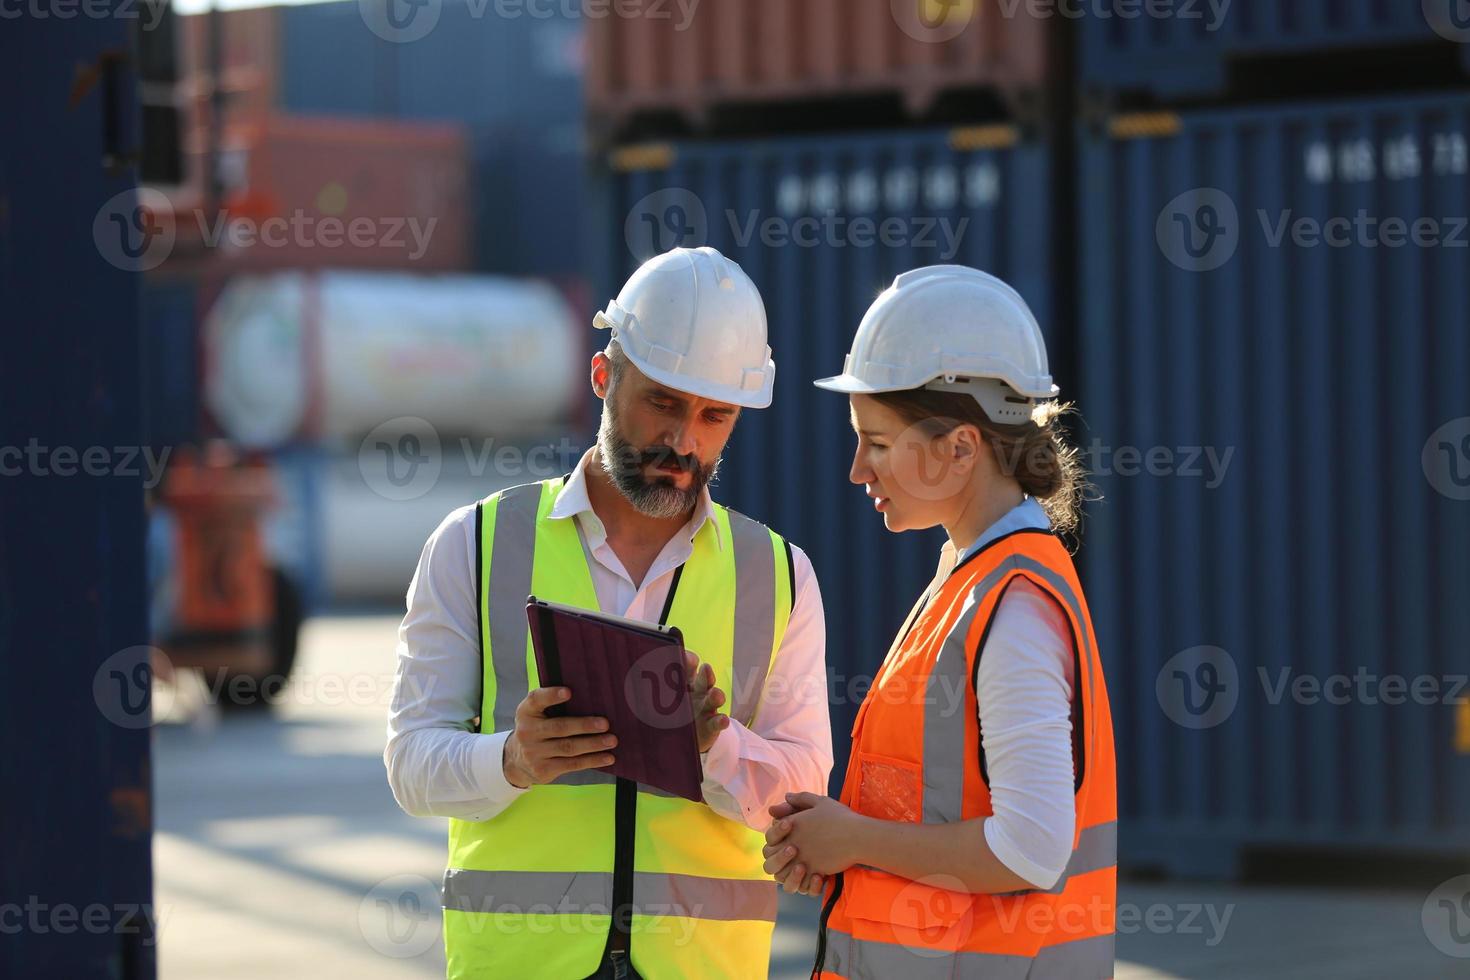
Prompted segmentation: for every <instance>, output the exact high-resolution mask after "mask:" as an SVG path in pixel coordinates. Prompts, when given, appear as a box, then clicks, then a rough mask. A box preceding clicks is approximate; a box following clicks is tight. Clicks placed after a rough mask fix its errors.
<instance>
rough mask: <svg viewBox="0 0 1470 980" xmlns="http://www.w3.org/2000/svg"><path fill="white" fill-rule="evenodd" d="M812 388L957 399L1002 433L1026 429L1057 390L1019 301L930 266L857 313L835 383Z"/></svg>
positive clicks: (969, 275)
mask: <svg viewBox="0 0 1470 980" xmlns="http://www.w3.org/2000/svg"><path fill="white" fill-rule="evenodd" d="M816 385H817V387H819V388H826V389H828V390H829V391H842V392H847V393H848V394H864V395H871V394H878V393H880V392H886V391H909V390H912V389H915V388H932V389H935V390H938V391H959V392H966V393H968V394H970V395H973V396H974V398H975V400H976V401H978V402H979V403H980V405H981V407H982V408H984V409H985V413H986V414H987V415H989V416H990V418H991V419H992V420H993V421H995V422H998V423H1001V424H1005V425H1011V424H1015V423H1019V422H1026V421H1029V420H1030V419H1031V410H1032V408H1033V407H1034V406H1035V403H1036V400H1037V399H1043V398H1054V397H1056V395H1057V391H1058V389H1057V386H1056V385H1054V384H1052V382H1051V374H1049V373H1048V371H1047V365H1046V343H1045V341H1043V339H1042V337H1041V327H1040V326H1039V325H1038V324H1037V322H1036V317H1034V316H1032V315H1031V310H1030V308H1029V307H1027V306H1026V301H1025V300H1023V299H1021V295H1020V294H1019V293H1017V292H1016V291H1015V290H1014V289H1012V288H1011V287H1010V286H1007V285H1006V284H1005V283H1004V282H1002V281H1001V280H999V279H997V278H996V277H995V276H992V275H989V274H988V273H984V272H981V271H980V270H979V269H971V268H969V267H968V266H963V265H931V266H927V267H925V268H922V269H914V270H913V271H911V272H905V273H904V274H903V275H901V276H899V277H898V278H897V279H895V280H893V285H892V286H889V287H888V288H887V289H885V290H883V292H882V293H880V294H879V295H878V298H877V299H876V300H874V301H873V305H872V306H870V307H868V312H867V313H865V314H863V322H862V323H860V324H859V325H858V328H857V334H856V335H855V336H854V337H853V339H852V351H851V352H850V353H849V354H848V355H847V360H846V361H845V362H844V363H843V366H842V374H840V375H837V376H836V377H832V378H823V379H822V380H820V381H818V382H816Z"/></svg>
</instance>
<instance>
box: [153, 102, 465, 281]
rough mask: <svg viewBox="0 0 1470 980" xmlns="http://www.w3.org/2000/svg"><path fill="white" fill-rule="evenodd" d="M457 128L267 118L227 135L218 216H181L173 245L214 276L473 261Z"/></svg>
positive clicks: (428, 268) (454, 265)
mask: <svg viewBox="0 0 1470 980" xmlns="http://www.w3.org/2000/svg"><path fill="white" fill-rule="evenodd" d="M466 158H467V150H466V146H465V137H464V134H463V132H462V131H461V130H460V129H459V128H458V127H456V126H452V125H447V124H443V123H433V124H430V123H409V122H397V121H395V122H380V121H369V120H352V119H340V118H338V119H329V118H314V117H303V116H279V115H271V116H266V117H263V118H261V119H259V120H257V121H256V122H254V123H251V124H248V125H244V126H241V127H238V128H236V129H233V130H231V131H229V132H227V133H226V134H225V139H224V146H223V153H222V159H221V168H222V170H223V171H224V173H225V175H226V180H225V185H224V197H223V202H222V203H223V206H224V208H225V209H226V212H227V213H226V214H223V215H213V214H209V213H206V212H205V211H203V210H199V209H195V210H191V211H188V212H186V213H184V214H183V215H182V219H181V220H180V222H179V224H178V231H177V233H178V239H177V246H176V251H177V252H178V253H179V254H181V255H183V254H188V253H190V252H197V251H200V250H207V254H209V255H210V256H211V257H214V258H216V259H217V261H219V262H220V263H221V266H220V268H219V269H218V270H216V271H217V273H220V274H223V273H225V272H244V271H252V270H269V269H320V268H328V267H337V268H375V269H406V270H413V271H415V272H449V271H460V270H464V269H467V268H468V267H469V266H470V264H471V255H470V245H469V242H470V234H471V228H470V222H469V215H468V211H469V209H470V200H471V198H472V197H473V194H472V191H471V189H470V187H469V186H468V185H469V179H468V177H467V174H466Z"/></svg>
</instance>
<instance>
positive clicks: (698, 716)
mask: <svg viewBox="0 0 1470 980" xmlns="http://www.w3.org/2000/svg"><path fill="white" fill-rule="evenodd" d="M684 675H685V676H686V677H688V678H689V699H690V700H691V701H693V702H694V730H695V731H696V732H698V733H699V751H700V752H701V753H704V752H708V751H709V750H710V748H711V746H713V745H714V744H715V739H717V738H719V737H720V732H723V731H724V730H725V729H727V728H729V727H730V716H729V715H722V714H720V706H721V705H722V704H724V703H725V692H724V691H722V690H720V689H719V688H718V687H715V669H714V668H713V667H711V666H710V665H709V664H703V663H700V662H699V658H698V657H697V656H695V655H694V654H692V653H690V652H689V651H688V650H685V651H684Z"/></svg>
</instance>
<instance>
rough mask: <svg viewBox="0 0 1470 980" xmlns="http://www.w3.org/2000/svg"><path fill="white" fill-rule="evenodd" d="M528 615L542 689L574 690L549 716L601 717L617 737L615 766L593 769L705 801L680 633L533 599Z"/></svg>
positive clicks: (671, 628) (527, 603)
mask: <svg viewBox="0 0 1470 980" xmlns="http://www.w3.org/2000/svg"><path fill="white" fill-rule="evenodd" d="M526 618H527V620H528V622H529V624H530V630H531V643H532V646H533V647H534V649H535V652H536V670H537V672H538V673H539V674H540V677H541V686H542V687H566V688H569V689H570V690H571V692H572V697H571V700H569V701H566V702H563V703H562V704H559V705H556V706H554V707H553V709H552V710H550V711H548V712H547V714H548V715H550V716H573V717H576V716H586V715H597V716H600V717H603V718H606V719H607V720H608V728H609V731H611V733H612V734H613V735H616V736H617V739H618V744H617V747H616V748H614V749H613V750H612V752H613V758H614V762H613V764H612V765H611V766H608V767H606V768H604V769H594V770H587V771H589V772H603V773H608V774H609V775H612V776H615V777H618V778H621V779H630V780H633V781H634V782H638V783H644V784H645V785H647V786H652V787H655V788H657V789H660V790H663V791H664V792H666V793H671V794H673V795H675V796H681V797H683V798H684V799H687V800H693V801H695V802H702V801H703V800H704V794H703V792H702V791H701V789H700V785H701V783H703V781H704V771H703V767H702V766H701V765H700V762H699V736H698V734H697V732H696V731H695V727H694V704H693V701H692V700H691V699H690V697H689V687H688V680H687V678H686V676H685V673H684V638H683V636H682V635H681V634H680V632H679V630H678V628H677V627H673V626H659V625H658V624H655V623H644V622H640V621H638V620H636V619H628V618H626V617H624V616H612V615H608V614H606V613H601V612H597V611H595V610H590V609H579V608H577V607H575V606H567V605H563V604H561V603H558V602H548V601H546V600H544V599H537V598H536V597H535V596H529V597H528V598H527V599H526Z"/></svg>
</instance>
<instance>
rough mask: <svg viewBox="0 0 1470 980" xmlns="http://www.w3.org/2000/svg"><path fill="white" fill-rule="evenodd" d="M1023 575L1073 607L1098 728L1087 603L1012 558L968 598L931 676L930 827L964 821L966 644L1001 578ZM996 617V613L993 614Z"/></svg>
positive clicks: (1024, 560)
mask: <svg viewBox="0 0 1470 980" xmlns="http://www.w3.org/2000/svg"><path fill="white" fill-rule="evenodd" d="M1018 571H1024V572H1030V573H1032V574H1034V575H1036V576H1037V577H1038V578H1041V579H1043V580H1045V581H1046V583H1047V584H1048V585H1050V586H1051V587H1052V588H1053V589H1054V590H1055V591H1056V593H1057V594H1058V595H1059V596H1061V597H1062V599H1063V600H1064V601H1065V602H1066V603H1067V605H1068V606H1069V607H1070V609H1071V612H1072V615H1073V617H1074V619H1075V621H1076V622H1077V624H1078V629H1079V632H1080V633H1081V634H1082V644H1083V652H1084V656H1085V657H1086V659H1087V663H1086V664H1085V665H1079V668H1078V669H1079V670H1086V672H1087V702H1086V705H1085V708H1086V712H1085V713H1086V714H1087V716H1088V721H1087V723H1088V725H1089V726H1091V725H1093V724H1094V723H1095V718H1096V715H1097V711H1096V709H1095V707H1094V706H1095V704H1096V702H1095V701H1094V700H1093V692H1094V690H1095V675H1096V671H1095V670H1094V669H1093V666H1092V665H1093V664H1094V663H1095V662H1096V660H1095V658H1094V657H1093V655H1092V638H1091V637H1090V636H1088V634H1087V621H1086V620H1085V619H1084V618H1083V617H1082V604H1081V602H1079V601H1078V599H1077V596H1076V594H1075V593H1074V592H1073V591H1072V587H1071V586H1070V585H1068V584H1067V580H1066V579H1064V578H1062V577H1061V576H1060V575H1058V574H1057V573H1056V572H1054V571H1052V570H1051V569H1050V568H1048V567H1046V566H1045V565H1043V564H1041V563H1040V562H1038V561H1036V560H1035V559H1032V558H1030V557H1027V556H1026V555H1011V556H1010V557H1009V558H1007V559H1006V560H1005V561H1003V562H1001V563H1000V564H999V565H998V566H996V568H995V569H994V570H993V571H991V572H990V574H988V575H986V576H985V578H983V579H981V580H980V582H979V583H978V584H977V585H976V586H975V588H974V589H972V590H971V592H970V594H969V595H968V596H967V597H966V598H965V606H964V610H963V611H962V612H961V613H960V617H959V619H958V620H957V621H956V622H955V625H954V627H953V628H952V629H951V630H950V631H949V635H947V636H946V637H945V638H944V644H943V646H942V647H941V648H940V651H939V657H938V659H937V661H936V662H935V665H934V669H933V671H931V672H930V674H929V681H928V686H927V687H926V689H925V694H926V700H925V702H924V822H925V823H949V822H953V821H955V820H959V819H960V815H961V813H962V809H963V800H964V794H965V788H964V787H965V784H964V761H965V742H966V730H965V719H966V715H967V713H968V707H967V702H966V698H965V692H966V691H967V690H968V689H969V686H970V674H969V664H968V663H967V662H966V650H965V643H966V639H967V638H968V636H969V633H970V628H971V626H972V625H973V624H974V622H975V616H976V615H977V614H978V613H979V611H980V602H981V600H982V599H983V598H984V597H985V596H987V595H989V594H990V592H991V590H992V589H994V588H995V587H996V586H997V585H998V584H1000V582H1001V580H1002V579H1004V578H1006V577H1008V576H1010V575H1012V574H1014V573H1015V572H1018ZM994 614H995V612H994V609H992V611H991V615H994ZM977 656H978V654H977ZM1086 744H1087V746H1088V748H1089V749H1090V748H1091V747H1092V746H1093V745H1095V744H1096V740H1095V739H1093V738H1091V737H1089V738H1088V739H1087V742H1086Z"/></svg>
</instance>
